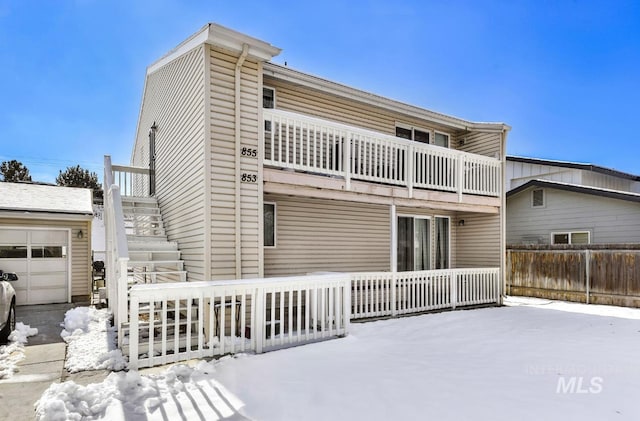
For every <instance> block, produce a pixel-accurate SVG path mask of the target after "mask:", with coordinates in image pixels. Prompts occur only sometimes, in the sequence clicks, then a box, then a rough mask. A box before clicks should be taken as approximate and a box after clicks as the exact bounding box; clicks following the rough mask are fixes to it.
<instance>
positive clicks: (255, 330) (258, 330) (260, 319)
mask: <svg viewBox="0 0 640 421" xmlns="http://www.w3.org/2000/svg"><path fill="white" fill-rule="evenodd" d="M255 298H256V302H255V305H256V311H255V314H252V316H254V318H253V320H251V326H252V328H251V329H252V332H251V336H252V339H253V336H254V335H255V341H256V354H262V352H263V351H262V347H263V346H264V331H263V329H264V326H265V322H266V317H265V316H266V312H265V311H264V300H265V293H264V288H263V287H258V288H256V293H255ZM271 311H274V309H271Z"/></svg>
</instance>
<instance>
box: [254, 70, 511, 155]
mask: <svg viewBox="0 0 640 421" xmlns="http://www.w3.org/2000/svg"><path fill="white" fill-rule="evenodd" d="M264 85H265V86H269V87H271V88H274V89H275V90H276V108H277V109H281V110H286V111H292V112H297V113H301V114H306V115H310V116H314V117H319V118H324V119H328V120H332V121H337V122H340V123H343V124H349V125H352V126H357V127H361V128H365V129H369V130H375V131H377V132H381V133H385V134H388V135H392V136H395V134H396V123H402V124H405V125H410V126H415V127H417V128H421V129H426V130H427V131H429V132H430V139H431V141H432V142H433V138H434V131H435V130H438V131H439V132H442V133H448V134H449V135H450V140H451V138H453V136H454V132H453V131H452V130H450V129H447V128H446V127H442V126H438V125H434V124H433V123H430V122H428V121H425V120H420V119H417V118H414V117H407V116H405V115H403V114H400V113H394V112H391V111H388V110H385V109H382V108H376V107H373V106H371V105H367V104H363V103H360V102H357V101H354V100H349V99H346V98H340V97H337V96H334V95H329V94H327V93H324V92H320V91H316V90H313V89H310V88H306V87H301V86H296V85H293V84H291V83H288V82H286V81H282V80H276V79H274V78H271V77H269V76H268V75H265V77H264ZM498 145H499V143H498ZM451 146H455V145H451Z"/></svg>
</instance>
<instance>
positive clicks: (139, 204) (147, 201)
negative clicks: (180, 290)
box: [122, 196, 187, 285]
mask: <svg viewBox="0 0 640 421" xmlns="http://www.w3.org/2000/svg"><path fill="white" fill-rule="evenodd" d="M122 212H123V214H124V223H125V231H126V233H127V245H128V248H129V264H128V269H129V277H128V278H129V284H130V285H133V284H149V283H152V284H155V283H162V282H185V281H186V280H187V272H186V271H185V270H184V261H183V260H182V259H181V255H180V250H178V243H176V242H171V241H168V240H167V234H166V232H165V229H164V225H163V222H162V215H161V214H160V208H159V207H158V201H157V200H156V199H155V198H153V197H130V196H127V197H123V198H122Z"/></svg>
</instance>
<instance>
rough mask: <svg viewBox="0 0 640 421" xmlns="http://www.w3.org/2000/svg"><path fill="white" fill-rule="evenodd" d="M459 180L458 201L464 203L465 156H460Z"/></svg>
mask: <svg viewBox="0 0 640 421" xmlns="http://www.w3.org/2000/svg"><path fill="white" fill-rule="evenodd" d="M456 178H457V180H456V182H457V186H456V187H457V191H458V202H460V203H462V191H463V189H464V180H463V178H464V156H463V155H459V156H458V174H457V176H456Z"/></svg>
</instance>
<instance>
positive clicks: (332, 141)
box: [263, 109, 501, 197]
mask: <svg viewBox="0 0 640 421" xmlns="http://www.w3.org/2000/svg"><path fill="white" fill-rule="evenodd" d="M263 115H264V119H265V140H264V141H265V151H264V164H265V165H271V166H275V167H281V168H292V169H295V170H300V171H308V172H314V173H319V174H325V175H337V176H341V177H344V179H345V180H346V184H347V188H349V185H350V181H351V179H354V180H363V181H370V182H375V183H384V184H392V185H398V186H404V187H407V188H408V189H409V191H410V192H411V191H412V189H413V188H414V187H415V188H424V189H431V190H441V191H450V192H457V193H458V194H459V195H462V194H463V193H469V194H477V195H485V196H494V197H498V196H500V187H501V182H500V181H501V165H500V161H499V160H498V159H495V158H490V157H486V156H482V155H475V154H470V153H466V152H462V151H458V150H455V149H448V148H443V147H438V146H434V145H428V144H422V143H418V142H411V141H408V140H405V139H400V138H397V137H394V136H390V135H386V134H383V133H377V132H374V131H370V130H365V129H360V128H357V127H352V126H348V125H345V124H340V123H335V122H332V121H328V120H323V119H319V118H314V117H308V116H304V115H301V114H296V113H292V112H288V111H282V110H275V109H265V110H263Z"/></svg>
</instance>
